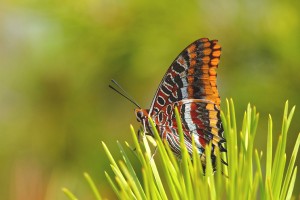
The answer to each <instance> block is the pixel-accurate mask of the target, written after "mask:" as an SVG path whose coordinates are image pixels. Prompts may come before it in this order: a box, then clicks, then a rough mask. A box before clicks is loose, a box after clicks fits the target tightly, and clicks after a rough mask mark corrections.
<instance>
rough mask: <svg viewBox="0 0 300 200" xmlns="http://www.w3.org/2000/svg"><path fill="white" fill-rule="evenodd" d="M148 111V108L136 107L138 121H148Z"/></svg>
mask: <svg viewBox="0 0 300 200" xmlns="http://www.w3.org/2000/svg"><path fill="white" fill-rule="evenodd" d="M148 111H149V110H146V109H141V108H136V109H134V113H135V116H136V119H137V121H138V122H144V121H145V120H146V121H148V120H147V119H148Z"/></svg>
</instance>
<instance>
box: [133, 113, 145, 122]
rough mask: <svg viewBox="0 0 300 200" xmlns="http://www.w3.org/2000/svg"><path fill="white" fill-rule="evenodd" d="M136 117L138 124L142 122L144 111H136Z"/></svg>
mask: <svg viewBox="0 0 300 200" xmlns="http://www.w3.org/2000/svg"><path fill="white" fill-rule="evenodd" d="M135 115H136V120H137V121H138V122H141V121H142V119H143V118H144V113H143V112H142V111H136V112H135Z"/></svg>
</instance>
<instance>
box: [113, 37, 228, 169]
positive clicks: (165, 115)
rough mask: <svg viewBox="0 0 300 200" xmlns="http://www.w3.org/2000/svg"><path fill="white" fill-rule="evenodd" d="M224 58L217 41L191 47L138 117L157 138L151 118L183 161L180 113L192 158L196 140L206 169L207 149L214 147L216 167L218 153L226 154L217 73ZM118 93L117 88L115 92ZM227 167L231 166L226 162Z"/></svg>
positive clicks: (178, 58)
mask: <svg viewBox="0 0 300 200" xmlns="http://www.w3.org/2000/svg"><path fill="white" fill-rule="evenodd" d="M220 56H221V46H220V45H219V44H218V41H217V40H209V39H208V38H201V39H198V40H196V41H194V42H193V43H191V44H190V45H188V46H187V47H186V48H185V49H184V50H183V51H182V52H181V53H180V54H179V55H178V56H177V57H176V59H175V60H174V61H173V63H172V64H171V66H170V67H169V68H168V70H167V72H166V73H165V75H164V77H163V78H162V80H161V82H160V84H159V86H158V89H157V90H156V93H155V95H154V98H153V100H152V103H151V106H150V108H149V109H142V108H141V107H140V106H139V105H138V104H137V103H135V102H134V101H133V100H131V99H132V98H128V97H126V98H127V99H129V100H130V101H132V102H133V103H134V104H135V105H136V106H137V107H138V108H136V109H135V115H136V118H137V120H138V121H139V122H141V124H142V126H143V129H144V132H145V133H146V134H147V135H150V136H154V135H153V132H152V128H151V126H150V123H149V120H148V118H149V117H151V118H152V120H153V122H154V123H155V126H156V129H157V130H158V132H159V134H160V137H161V138H162V139H163V140H166V141H167V144H168V145H169V147H170V149H171V150H172V151H173V153H174V154H175V155H177V156H179V157H180V155H181V149H180V141H179V135H178V130H177V127H178V126H177V123H176V119H175V112H174V109H175V107H177V108H178V111H179V113H180V117H181V122H182V128H183V133H184V142H185V145H186V147H187V150H188V152H189V153H190V154H192V151H193V150H192V138H193V137H194V140H195V144H196V147H197V150H198V154H199V156H200V157H201V161H202V165H203V166H204V167H205V147H206V145H208V144H209V143H211V144H212V150H211V151H212V152H211V158H212V164H213V166H215V160H216V149H217V148H218V149H219V150H220V152H226V149H225V147H224V146H223V144H224V143H225V142H226V140H225V138H224V136H223V132H224V130H223V126H222V121H221V119H220V102H221V101H220V96H219V92H218V89H217V84H216V80H217V73H216V69H217V68H218V64H219V61H220ZM113 89H114V88H113ZM223 163H224V164H227V163H226V162H225V161H223Z"/></svg>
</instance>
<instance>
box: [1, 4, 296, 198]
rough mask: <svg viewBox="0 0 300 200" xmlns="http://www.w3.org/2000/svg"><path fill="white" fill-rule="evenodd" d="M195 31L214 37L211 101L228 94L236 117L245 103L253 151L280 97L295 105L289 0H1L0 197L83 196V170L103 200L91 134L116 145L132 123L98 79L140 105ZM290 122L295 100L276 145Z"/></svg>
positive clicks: (100, 158)
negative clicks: (250, 114)
mask: <svg viewBox="0 0 300 200" xmlns="http://www.w3.org/2000/svg"><path fill="white" fill-rule="evenodd" d="M201 37H208V38H210V39H218V40H219V42H220V44H221V45H222V50H223V52H222V56H221V63H220V65H219V70H218V87H219V90H220V94H221V99H222V101H223V105H222V106H224V102H225V99H226V98H230V97H232V98H233V99H234V100H235V104H236V110H237V114H238V122H239V124H241V122H242V118H241V117H242V115H243V112H244V110H245V108H246V106H247V104H248V103H249V102H251V104H252V105H256V107H257V110H258V111H259V112H260V116H261V117H260V123H259V129H258V131H259V132H258V134H257V138H256V141H257V146H256V147H257V148H258V149H259V150H262V151H265V148H266V147H265V144H266V134H267V132H266V127H267V126H266V125H267V121H266V120H267V117H268V114H269V113H270V114H272V117H273V119H274V129H275V130H274V132H275V133H279V131H280V128H281V120H282V113H283V106H284V102H285V101H286V100H289V102H290V105H297V106H298V108H299V106H300V96H299V90H300V72H299V70H300V59H299V58H300V2H299V1H270V0H269V1H260V0H253V1H233V0H229V1H223V0H212V1H204V0H199V1H178V0H173V1H171V0H169V1H161V0H152V1H138V0H86V1H82V0H81V1H57V0H53V1H47V0H46V1H37V0H22V1H21V0H13V1H8V0H4V1H1V2H0V81H1V82H0V196H1V199H22V200H29V199H30V200H35V199H49V200H50V199H66V197H65V196H64V194H63V193H62V192H61V190H60V189H61V187H63V186H66V187H68V188H69V189H70V190H72V191H74V193H75V194H76V195H78V196H79V197H81V198H82V199H92V196H91V192H90V191H89V188H88V187H87V184H86V182H85V180H84V178H83V176H82V173H83V172H84V171H87V172H89V173H90V174H91V176H92V177H93V178H94V179H95V181H96V183H97V185H98V187H99V188H100V191H101V192H102V194H103V196H104V197H107V198H110V199H114V198H115V196H114V194H113V193H112V191H111V189H110V188H109V186H108V185H107V181H106V179H105V177H104V170H107V171H110V168H109V164H108V163H107V159H106V156H105V154H104V151H103V150H102V147H101V143H100V142H101V141H104V142H105V143H106V144H107V145H108V147H109V148H110V149H111V151H113V152H114V153H115V154H118V149H117V147H116V141H117V140H119V141H121V142H122V143H123V142H124V141H128V142H129V143H131V144H132V142H131V136H130V131H129V124H133V125H134V126H135V127H136V128H138V123H137V122H136V120H135V116H134V113H133V109H134V106H133V105H132V104H130V103H129V102H127V101H126V100H125V99H123V98H121V97H120V96H118V95H117V94H116V93H114V92H113V91H111V90H110V89H109V88H108V84H109V82H110V79H112V78H114V79H116V80H117V81H118V82H119V83H120V84H121V85H122V86H123V87H124V88H126V90H127V91H128V92H129V93H130V94H131V95H132V96H134V97H135V99H136V100H137V101H138V102H139V103H140V104H141V105H142V107H145V108H147V107H148V106H149V105H150V103H151V100H152V97H153V95H154V93H155V90H156V88H157V86H158V84H159V82H160V80H161V78H162V77H163V75H164V73H165V71H166V70H167V68H168V67H169V65H170V64H171V62H172V61H173V59H174V58H175V57H176V56H177V55H178V53H179V52H180V51H181V50H182V49H183V48H184V47H186V46H187V45H188V44H189V43H191V42H193V41H194V40H196V39H198V38H201ZM299 120H300V110H299V109H296V114H295V116H294V120H293V123H292V125H291V130H290V133H289V138H288V142H289V143H290V145H289V147H290V149H288V152H287V153H288V155H290V154H291V151H292V149H291V147H292V146H293V145H294V142H295V138H296V136H297V134H298V132H299V131H300V123H299ZM277 138H278V137H277V136H275V137H274V140H275V141H277ZM297 163H298V164H297V165H298V166H299V164H300V163H299V159H298V160H297ZM299 181H300V179H299V175H298V182H297V185H296V189H295V194H299V188H300V183H299Z"/></svg>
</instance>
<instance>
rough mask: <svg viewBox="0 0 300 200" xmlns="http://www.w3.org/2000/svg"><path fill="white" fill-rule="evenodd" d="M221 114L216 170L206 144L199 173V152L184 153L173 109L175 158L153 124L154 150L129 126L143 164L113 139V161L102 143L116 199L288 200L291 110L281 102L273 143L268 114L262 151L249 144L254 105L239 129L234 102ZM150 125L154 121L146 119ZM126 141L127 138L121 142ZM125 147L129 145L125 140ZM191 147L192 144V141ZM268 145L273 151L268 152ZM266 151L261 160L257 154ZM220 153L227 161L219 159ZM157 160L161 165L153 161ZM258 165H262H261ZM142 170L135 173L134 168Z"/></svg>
mask: <svg viewBox="0 0 300 200" xmlns="http://www.w3.org/2000/svg"><path fill="white" fill-rule="evenodd" d="M226 103H227V108H226V111H225V113H223V112H222V113H221V118H222V122H223V127H224V134H225V138H226V140H227V143H226V148H227V156H225V155H224V154H220V153H219V152H217V161H216V169H217V170H216V172H214V170H213V168H212V163H211V159H210V153H211V151H210V149H211V147H210V145H209V146H207V148H206V150H205V151H206V158H207V159H206V161H205V162H206V169H205V175H204V173H203V169H202V164H201V160H200V157H199V156H198V154H197V153H195V154H193V155H192V159H191V156H190V155H189V154H188V152H187V149H186V147H185V146H184V142H183V132H182V127H181V123H180V117H179V113H178V111H177V109H176V110H175V113H176V120H177V124H179V127H178V131H179V135H180V141H181V149H182V156H181V158H180V159H178V158H176V157H175V156H174V154H173V153H172V151H171V150H170V148H169V147H168V145H165V144H164V141H162V140H161V138H160V137H159V134H158V132H157V130H156V129H154V130H153V132H154V136H155V141H156V145H157V149H156V151H157V152H156V154H159V155H156V154H155V156H154V157H153V155H154V151H153V148H150V147H151V145H150V144H149V140H148V139H147V137H142V141H141V142H139V141H138V138H137V136H136V133H135V131H134V129H133V127H132V126H131V132H132V137H133V140H134V146H135V148H136V150H135V154H136V159H138V160H139V162H140V163H141V165H142V168H141V169H140V168H138V169H137V168H135V166H133V165H132V161H131V160H130V159H129V157H128V155H127V154H126V152H125V150H124V148H123V146H122V145H121V144H120V143H119V142H118V146H119V149H120V152H121V154H122V157H123V160H119V161H115V159H114V157H113V155H111V153H110V151H109V149H108V148H107V146H106V145H105V143H104V142H102V145H103V148H104V150H105V152H106V154H107V156H108V159H109V161H110V163H111V168H112V171H113V173H114V177H111V176H110V175H108V173H106V172H105V174H106V177H107V179H108V182H109V183H110V185H111V187H112V189H113V190H114V192H115V194H116V195H117V196H118V198H119V199H164V200H167V199H212V200H215V199H250V200H251V199H257V198H259V199H292V198H293V197H292V195H293V190H294V185H295V181H296V176H297V166H295V161H296V157H297V154H298V149H299V144H300V134H299V135H298V137H297V140H296V143H295V146H294V150H293V153H292V155H291V157H287V155H286V153H285V152H286V144H287V134H288V129H289V126H290V123H291V120H292V117H293V114H294V111H295V107H293V108H292V109H291V110H290V111H289V109H288V102H286V104H285V108H284V115H283V121H282V129H281V134H280V137H279V139H278V142H277V145H276V147H275V148H274V147H273V145H274V142H273V127H272V118H271V116H269V121H268V131H267V135H268V136H267V144H266V146H267V152H266V154H263V153H262V152H258V151H257V150H256V149H255V148H254V140H255V135H256V128H257V124H258V119H259V115H258V113H257V112H256V109H255V107H251V106H250V105H248V107H247V110H246V112H245V114H244V119H243V124H242V130H241V131H240V132H238V130H237V126H236V118H235V110H234V104H233V101H232V100H230V101H228V100H227V101H226ZM150 123H151V124H152V127H154V124H153V121H151V120H150ZM126 144H127V143H126ZM127 146H129V145H128V144H127ZM193 148H194V152H197V151H196V146H195V143H194V141H193ZM273 149H274V150H275V151H274V152H273ZM263 156H266V164H265V165H263V164H262V157H263ZM221 158H222V159H223V160H226V161H227V162H228V166H225V165H223V164H222V163H221ZM158 162H161V163H162V164H161V167H160V168H158V167H157V163H158ZM262 166H265V167H263V168H262ZM140 172H141V173H142V178H138V176H137V173H140ZM85 178H86V179H87V181H88V183H89V185H90V187H91V189H92V191H93V193H94V195H95V199H98V200H99V199H101V196H100V194H99V191H98V190H97V188H96V186H95V184H94V182H93V181H92V179H91V178H90V177H89V176H88V174H85ZM63 191H64V192H65V194H66V195H67V196H68V197H69V198H70V199H72V200H74V199H77V198H76V197H75V195H74V194H72V193H71V192H70V191H69V190H67V189H66V188H64V189H63Z"/></svg>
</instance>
